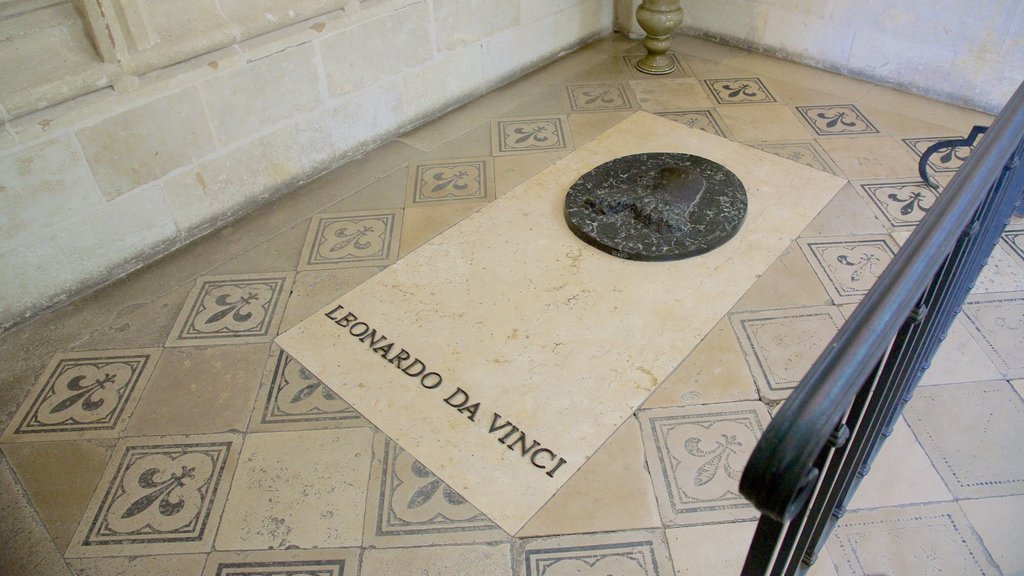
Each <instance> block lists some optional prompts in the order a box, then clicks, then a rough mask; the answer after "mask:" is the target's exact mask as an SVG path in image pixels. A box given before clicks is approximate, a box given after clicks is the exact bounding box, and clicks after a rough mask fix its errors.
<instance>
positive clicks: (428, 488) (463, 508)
mask: <svg viewBox="0 0 1024 576" xmlns="http://www.w3.org/2000/svg"><path fill="white" fill-rule="evenodd" d="M394 473H395V476H396V477H397V482H396V484H397V487H396V488H395V491H394V493H393V494H392V497H391V511H392V512H393V513H394V514H395V515H396V516H399V517H400V518H401V519H402V520H405V521H406V522H425V521H427V520H430V519H432V518H435V517H436V516H438V515H441V516H444V517H445V518H448V519H449V520H469V519H470V518H480V517H482V515H481V514H480V512H479V511H478V510H476V509H475V508H473V507H472V506H467V505H466V500H465V499H464V498H463V497H462V496H460V495H459V494H458V493H457V492H455V491H454V490H452V489H451V488H449V487H448V485H447V484H445V483H443V482H441V479H440V478H438V477H437V476H435V475H434V473H433V472H431V471H430V470H428V469H427V467H426V466H424V465H423V464H420V463H419V461H417V460H416V459H414V458H413V457H412V456H410V455H409V453H408V452H405V451H402V452H401V453H399V454H398V455H397V457H396V458H395V468H394Z"/></svg>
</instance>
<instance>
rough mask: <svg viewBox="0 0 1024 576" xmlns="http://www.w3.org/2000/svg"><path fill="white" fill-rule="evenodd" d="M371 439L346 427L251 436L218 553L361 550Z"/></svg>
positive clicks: (219, 535) (366, 432) (363, 430)
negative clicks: (317, 549) (282, 550)
mask: <svg viewBox="0 0 1024 576" xmlns="http://www.w3.org/2000/svg"><path fill="white" fill-rule="evenodd" d="M372 435H373V432H371V431H370V429H369V428H347V429H344V430H309V431H301V432H270V433H258V434H249V435H248V436H246V438H245V446H244V447H243V448H242V453H241V454H240V455H239V457H238V461H239V464H238V472H237V473H236V474H235V478H234V482H232V484H231V497H230V498H229V499H228V502H227V506H226V507H225V508H224V517H223V519H222V521H221V526H220V531H219V532H218V533H217V549H218V550H263V549H269V548H274V549H283V548H288V547H297V548H340V547H347V546H359V545H360V543H361V541H362V531H363V509H364V506H365V505H366V485H367V481H368V480H369V474H370V459H371V457H372V454H371V450H372V448H371V442H372Z"/></svg>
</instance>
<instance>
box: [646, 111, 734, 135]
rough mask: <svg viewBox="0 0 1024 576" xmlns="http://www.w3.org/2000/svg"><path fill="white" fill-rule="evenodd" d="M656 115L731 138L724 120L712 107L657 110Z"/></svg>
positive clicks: (688, 126)
mask: <svg viewBox="0 0 1024 576" xmlns="http://www.w3.org/2000/svg"><path fill="white" fill-rule="evenodd" d="M657 114H658V116H661V117H662V118H668V119H669V120H672V121H673V122H678V123H680V124H682V125H683V126H686V127H687V128H693V129H694V130H703V131H704V132H707V133H708V134H714V135H715V136H718V137H720V138H732V136H731V133H730V132H729V131H727V130H726V128H725V122H724V121H722V117H721V116H719V115H718V111H716V110H715V109H714V108H708V109H704V110H675V111H671V112H658V113H657Z"/></svg>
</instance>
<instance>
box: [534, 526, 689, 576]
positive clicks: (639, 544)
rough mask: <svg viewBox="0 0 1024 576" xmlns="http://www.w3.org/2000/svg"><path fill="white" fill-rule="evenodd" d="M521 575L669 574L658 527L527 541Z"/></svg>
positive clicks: (598, 575)
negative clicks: (648, 529) (522, 573)
mask: <svg viewBox="0 0 1024 576" xmlns="http://www.w3.org/2000/svg"><path fill="white" fill-rule="evenodd" d="M520 569H522V570H525V571H524V574H525V576H570V575H571V576H606V575H609V574H615V575H616V576H672V575H673V574H675V571H674V570H673V569H672V560H671V557H670V555H669V552H668V545H667V544H666V543H665V537H664V535H663V534H662V532H661V531H660V530H650V531H647V530H643V531H635V532H611V533H607V534H600V535H596V534H595V535H574V536H559V537H556V538H541V539H536V540H527V541H526V546H525V548H524V550H523V557H522V561H521V564H520Z"/></svg>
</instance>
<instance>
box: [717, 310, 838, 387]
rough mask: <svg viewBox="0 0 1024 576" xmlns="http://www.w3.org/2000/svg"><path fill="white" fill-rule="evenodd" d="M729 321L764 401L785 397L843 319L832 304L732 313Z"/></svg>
mask: <svg viewBox="0 0 1024 576" xmlns="http://www.w3.org/2000/svg"><path fill="white" fill-rule="evenodd" d="M729 320H730V322H731V323H732V328H733V331H734V332H735V333H736V337H737V339H739V341H740V348H741V349H742V350H743V355H744V357H745V358H746V361H747V367H748V368H749V369H750V373H751V374H752V375H753V376H754V383H755V384H757V389H758V391H759V392H760V393H761V398H763V399H767V400H783V399H785V398H786V397H788V396H789V394H790V392H792V391H793V388H796V386H797V384H799V383H800V380H801V379H803V377H804V375H805V374H806V373H807V370H808V369H809V368H810V367H811V364H813V363H814V361H815V360H817V358H818V355H819V354H821V352H822V351H823V350H824V349H825V346H826V345H827V344H828V343H829V341H830V340H832V337H833V336H835V335H836V332H838V331H839V328H840V327H841V326H842V325H843V322H844V318H843V316H842V314H840V313H839V310H838V309H837V308H835V307H833V306H808V307H803V308H778V309H770V310H751V311H748V312H735V313H733V314H730V315H729Z"/></svg>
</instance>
